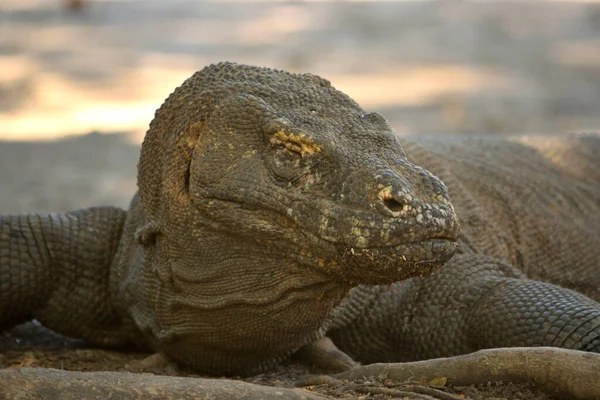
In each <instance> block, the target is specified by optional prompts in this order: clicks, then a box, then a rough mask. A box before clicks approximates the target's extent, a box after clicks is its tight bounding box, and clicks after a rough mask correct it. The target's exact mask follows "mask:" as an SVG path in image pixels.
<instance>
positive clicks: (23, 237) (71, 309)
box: [0, 207, 130, 347]
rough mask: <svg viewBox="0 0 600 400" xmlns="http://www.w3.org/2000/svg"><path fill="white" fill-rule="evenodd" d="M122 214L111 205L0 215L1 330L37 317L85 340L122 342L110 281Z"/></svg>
mask: <svg viewBox="0 0 600 400" xmlns="http://www.w3.org/2000/svg"><path fill="white" fill-rule="evenodd" d="M125 216H126V213H125V211H123V210H121V209H118V208H113V207H101V208H100V207H99V208H89V209H84V210H79V211H73V212H68V213H61V214H47V215H40V214H25V215H14V216H0V331H1V330H4V329H8V328H10V327H12V326H14V325H16V324H19V323H22V322H25V321H28V320H31V319H33V318H35V319H37V320H38V321H40V322H41V323H42V324H43V325H44V326H46V327H48V328H50V329H52V330H54V331H56V332H58V333H61V334H63V335H66V336H70V337H74V338H79V339H83V340H85V341H87V342H89V343H91V344H95V345H100V346H110V347H114V346H122V345H124V344H126V343H127V342H128V339H129V337H130V335H129V333H128V332H129V330H127V329H125V327H124V323H123V322H122V319H121V317H120V314H119V313H118V312H117V309H116V308H115V307H114V305H113V301H112V299H111V295H110V287H109V276H110V268H111V264H112V262H113V259H114V257H115V254H116V252H117V248H118V245H119V241H120V238H121V234H122V231H123V225H124V222H125Z"/></svg>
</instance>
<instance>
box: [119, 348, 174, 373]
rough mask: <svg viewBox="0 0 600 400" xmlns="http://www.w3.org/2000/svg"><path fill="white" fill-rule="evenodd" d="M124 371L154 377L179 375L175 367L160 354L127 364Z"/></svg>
mask: <svg viewBox="0 0 600 400" xmlns="http://www.w3.org/2000/svg"><path fill="white" fill-rule="evenodd" d="M124 369H125V371H128V372H148V373H152V374H155V375H169V376H176V375H179V368H177V365H176V364H175V363H174V362H173V361H171V360H169V359H168V358H167V357H166V356H164V355H163V354H161V353H156V354H152V355H151V356H149V357H146V358H144V359H143V360H138V361H134V362H132V363H130V364H127V365H125V368H124Z"/></svg>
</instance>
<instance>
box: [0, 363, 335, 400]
mask: <svg viewBox="0 0 600 400" xmlns="http://www.w3.org/2000/svg"><path fill="white" fill-rule="evenodd" d="M0 398H2V399H24V400H29V399H31V400H33V399H65V400H66V399H109V398H114V399H125V400H129V399H136V400H137V399H158V398H173V399H207V400H208V399H242V398H244V399H278V400H280V399H290V400H291V399H294V400H300V399H303V400H323V399H327V397H324V396H320V395H318V394H316V393H310V392H308V391H305V390H300V389H284V388H276V387H269V386H260V385H255V384H252V383H247V382H242V381H235V380H230V379H206V378H182V377H171V376H158V375H150V374H133V373H129V372H72V371H63V370H58V369H50V368H9V369H2V370H0Z"/></svg>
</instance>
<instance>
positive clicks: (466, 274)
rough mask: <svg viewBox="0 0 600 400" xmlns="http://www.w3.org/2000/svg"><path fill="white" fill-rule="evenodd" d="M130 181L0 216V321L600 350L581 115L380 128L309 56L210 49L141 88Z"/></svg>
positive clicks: (219, 347)
mask: <svg viewBox="0 0 600 400" xmlns="http://www.w3.org/2000/svg"><path fill="white" fill-rule="evenodd" d="M442 182H443V183H442ZM138 186H139V195H136V196H135V197H134V199H133V201H132V203H131V207H130V209H129V211H128V212H125V211H123V210H121V209H117V208H112V207H97V208H90V209H85V210H79V211H73V212H68V213H57V214H50V215H40V214H30V215H13V216H4V217H2V218H1V220H0V224H1V225H0V279H1V281H0V328H9V327H11V326H13V325H15V324H17V323H20V322H23V321H26V320H29V319H31V318H36V319H37V320H39V321H40V322H41V323H42V324H44V325H46V326H47V327H49V328H51V329H53V330H55V331H57V332H60V333H63V334H65V335H68V336H73V337H77V338H82V339H84V340H86V341H88V342H90V343H93V344H96V345H101V346H112V347H119V346H127V345H131V344H134V345H137V346H140V347H144V348H150V349H153V350H155V351H157V352H160V353H161V354H163V355H165V356H166V357H167V358H169V359H171V360H174V361H175V362H177V363H180V364H183V365H187V366H190V367H193V368H195V369H197V370H199V371H203V372H206V373H214V374H253V373H256V372H259V371H261V370H264V369H266V368H270V367H271V366H273V365H274V364H276V363H278V362H280V361H282V360H284V359H286V358H288V357H289V356H290V355H292V354H293V353H295V352H297V351H298V350H299V349H301V350H302V349H306V348H310V346H312V345H313V344H314V343H317V342H319V341H320V340H321V339H322V338H324V337H329V338H331V339H332V340H333V342H334V343H335V345H337V347H338V348H339V349H341V350H342V351H343V352H345V353H346V354H348V355H350V356H351V357H352V358H354V359H355V360H357V361H361V362H375V361H391V360H397V361H401V360H415V359H423V358H430V357H437V356H448V355H453V354H460V353H466V352H470V351H474V350H476V349H480V348H490V347H503V346H542V345H544V346H558V347H566V348H573V349H581V350H587V351H593V352H600V304H599V303H598V302H597V301H599V300H600V291H599V288H600V271H599V270H598V260H600V235H599V234H598V233H599V227H600V224H599V222H600V137H599V136H597V135H594V134H587V135H574V136H569V137H563V138H548V139H543V138H520V139H519V138H515V139H506V138H504V139H500V138H491V137H489V138H486V137H471V136H469V137H466V136H465V137H462V136H460V137H453V136H435V137H433V136H432V137H429V136H420V137H415V138H397V137H396V136H395V134H394V132H393V130H392V129H391V128H390V126H389V125H388V123H387V122H386V121H385V119H384V118H383V117H382V116H380V115H379V114H376V113H367V112H365V111H364V110H363V109H362V108H360V106H358V105H357V104H356V103H355V102H354V101H353V100H352V99H350V98H349V97H348V96H346V95H345V94H343V93H341V92H339V91H337V90H335V89H334V88H333V87H332V86H331V85H330V83H329V82H328V81H326V80H324V79H321V78H319V77H317V76H314V75H310V74H302V75H299V74H290V73H286V72H283V71H275V70H270V69H266V68H258V67H250V66H243V65H237V64H232V63H220V64H217V65H212V66H209V67H206V68H204V69H203V70H201V71H199V72H197V73H196V74H194V75H193V76H192V77H191V78H189V79H188V80H186V81H185V82H184V83H183V85H182V86H181V87H179V88H177V89H176V90H175V91H174V93H172V94H171V95H170V96H169V97H168V99H167V100H166V101H165V103H164V104H163V105H162V106H161V107H160V109H159V110H157V112H156V116H155V118H154V120H153V121H152V123H151V125H150V128H149V130H148V132H147V135H146V137H145V140H144V142H143V145H142V150H141V156H140V162H139V166H138ZM446 187H447V188H448V189H446ZM458 220H460V230H459V224H458ZM448 260H449V261H448ZM442 265H443V266H442ZM527 277H529V278H531V279H528V278H527Z"/></svg>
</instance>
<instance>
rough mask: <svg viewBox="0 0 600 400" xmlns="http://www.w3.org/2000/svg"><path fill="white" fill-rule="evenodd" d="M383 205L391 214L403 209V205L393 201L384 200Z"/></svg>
mask: <svg viewBox="0 0 600 400" xmlns="http://www.w3.org/2000/svg"><path fill="white" fill-rule="evenodd" d="M383 204H384V205H385V206H386V207H387V208H388V209H389V210H391V211H393V212H397V211H402V207H404V204H402V203H400V202H399V201H397V200H395V199H385V200H383Z"/></svg>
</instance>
